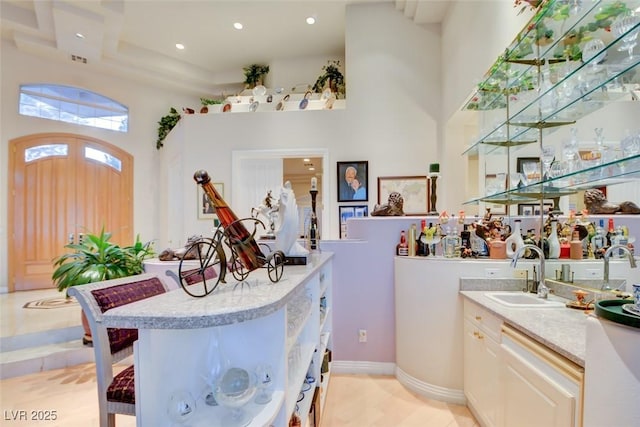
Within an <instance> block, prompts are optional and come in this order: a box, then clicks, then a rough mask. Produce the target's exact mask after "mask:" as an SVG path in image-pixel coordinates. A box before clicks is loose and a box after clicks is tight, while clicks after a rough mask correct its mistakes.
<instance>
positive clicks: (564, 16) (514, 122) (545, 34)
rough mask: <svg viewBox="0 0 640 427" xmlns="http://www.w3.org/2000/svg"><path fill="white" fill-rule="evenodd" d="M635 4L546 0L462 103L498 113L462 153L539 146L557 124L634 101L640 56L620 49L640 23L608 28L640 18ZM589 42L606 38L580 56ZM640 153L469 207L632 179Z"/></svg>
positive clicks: (639, 173)
mask: <svg viewBox="0 0 640 427" xmlns="http://www.w3.org/2000/svg"><path fill="white" fill-rule="evenodd" d="M578 3H579V6H575V5H578ZM574 6H575V7H574ZM636 9H638V10H640V0H629V1H612V0H601V1H594V2H567V1H562V0H551V1H548V2H545V3H544V4H543V5H542V6H541V7H540V8H539V9H538V10H537V11H536V13H535V15H534V17H533V18H532V19H531V20H530V21H529V22H528V23H527V25H526V26H525V27H524V29H523V30H521V31H520V33H519V34H518V35H517V36H516V38H515V39H514V40H513V42H512V43H511V44H510V45H509V46H508V47H507V48H506V49H505V52H504V54H502V55H501V56H500V57H499V58H498V59H497V60H496V62H495V63H494V64H493V65H492V66H491V68H490V69H489V71H488V72H487V73H486V74H485V77H484V79H483V80H482V81H481V83H479V84H478V86H477V90H476V91H475V92H474V93H473V94H472V95H471V96H470V97H469V98H468V100H467V102H466V103H465V105H464V107H463V109H465V110H476V111H494V112H495V111H497V112H499V113H500V116H501V118H500V119H499V120H497V122H494V123H493V125H492V126H491V128H488V129H484V130H481V131H480V132H479V135H478V137H477V138H476V139H474V141H473V142H472V143H471V144H470V146H469V147H468V148H467V149H466V150H465V151H464V153H463V155H481V156H482V155H492V154H503V155H504V154H506V155H507V158H509V154H510V152H511V150H518V149H519V148H520V147H523V146H526V145H529V144H534V143H538V144H539V145H540V147H542V140H543V139H544V138H545V137H546V136H548V135H549V134H551V133H552V132H554V131H555V130H556V129H557V128H558V127H560V126H565V125H570V124H573V123H575V122H576V121H578V120H580V119H582V118H583V117H585V116H587V115H588V114H590V113H592V112H594V111H597V110H599V109H601V108H603V107H605V106H606V105H607V104H609V103H611V102H616V101H620V100H622V99H626V100H628V99H633V97H634V94H633V92H632V91H631V90H630V89H632V88H635V87H636V86H637V87H640V72H638V71H639V69H638V65H640V53H638V54H635V55H633V56H628V54H627V51H626V50H625V49H623V47H624V46H625V43H626V42H627V40H628V38H629V36H630V35H632V34H636V33H638V32H639V31H640V21H638V22H636V23H635V24H633V25H629V26H627V27H626V28H625V29H624V30H623V31H618V30H617V29H615V28H611V26H612V23H613V22H614V21H615V20H616V18H617V17H618V16H620V15H622V14H625V13H635V14H636V15H640V12H635V11H636ZM639 37H640V36H639ZM592 39H600V40H602V42H603V43H602V45H603V48H602V50H601V51H599V52H598V53H597V54H594V55H588V56H587V57H585V58H582V52H581V48H582V47H583V46H584V44H585V43H586V42H587V41H588V40H592ZM639 41H640V40H639ZM637 50H640V47H639V48H638V49H637ZM638 157H639V156H638V155H632V156H630V157H628V158H623V159H617V160H615V161H611V162H608V163H607V162H605V163H602V164H600V165H597V166H592V167H589V168H584V169H582V170H579V171H576V172H572V173H568V174H566V175H563V176H558V177H554V178H553V179H546V180H542V181H541V182H538V183H536V184H532V185H527V186H521V187H519V188H517V189H510V190H507V191H504V192H500V193H496V194H491V195H487V196H484V197H478V198H475V199H473V200H469V201H467V202H466V203H465V204H477V203H479V202H490V203H494V204H505V205H510V204H517V203H531V202H535V201H539V200H542V199H553V198H557V197H561V196H565V195H569V194H573V193H575V192H577V191H580V190H584V189H588V188H594V187H600V186H604V185H611V184H615V183H621V182H628V181H629V180H634V179H638V178H640V160H639V159H638ZM509 166H510V165H509V164H507V171H508V172H511V170H510V167H509Z"/></svg>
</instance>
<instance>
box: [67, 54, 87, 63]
mask: <svg viewBox="0 0 640 427" xmlns="http://www.w3.org/2000/svg"><path fill="white" fill-rule="evenodd" d="M71 60H72V61H73V62H79V63H81V64H86V63H87V58H84V57H82V56H79V55H71Z"/></svg>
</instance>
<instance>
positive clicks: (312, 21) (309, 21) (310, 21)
mask: <svg viewBox="0 0 640 427" xmlns="http://www.w3.org/2000/svg"><path fill="white" fill-rule="evenodd" d="M315 23H316V18H314V17H313V16H309V17H308V18H307V24H309V25H313V24H315Z"/></svg>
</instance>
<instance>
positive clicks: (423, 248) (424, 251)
mask: <svg viewBox="0 0 640 427" xmlns="http://www.w3.org/2000/svg"><path fill="white" fill-rule="evenodd" d="M420 227H421V231H420V236H419V237H418V251H417V255H418V256H429V244H428V243H427V242H426V239H427V234H428V229H427V221H426V220H424V219H423V220H422V222H421V223H420Z"/></svg>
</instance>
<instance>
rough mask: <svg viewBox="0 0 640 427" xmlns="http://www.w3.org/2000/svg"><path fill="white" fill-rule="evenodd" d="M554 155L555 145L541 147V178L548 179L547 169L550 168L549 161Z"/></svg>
mask: <svg viewBox="0 0 640 427" xmlns="http://www.w3.org/2000/svg"><path fill="white" fill-rule="evenodd" d="M555 157H556V149H555V147H551V146H548V147H542V151H541V154H540V161H541V162H542V166H543V168H544V170H543V179H549V169H550V168H551V163H553V160H554V159H555Z"/></svg>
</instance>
